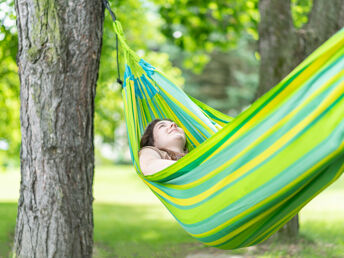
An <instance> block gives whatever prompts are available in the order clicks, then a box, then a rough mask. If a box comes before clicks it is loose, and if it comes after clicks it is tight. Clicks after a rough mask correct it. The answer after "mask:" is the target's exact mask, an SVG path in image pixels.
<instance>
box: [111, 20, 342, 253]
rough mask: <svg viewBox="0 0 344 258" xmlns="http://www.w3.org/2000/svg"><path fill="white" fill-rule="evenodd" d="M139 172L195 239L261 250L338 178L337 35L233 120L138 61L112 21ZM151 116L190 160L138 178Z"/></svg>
mask: <svg viewBox="0 0 344 258" xmlns="http://www.w3.org/2000/svg"><path fill="white" fill-rule="evenodd" d="M114 29H115V33H116V34H117V36H118V39H119V42H120V43H121V47H122V48H121V49H122V51H123V53H124V55H125V60H126V65H125V74H124V84H123V89H122V95H123V100H124V107H125V118H126V123H127V132H128V138H129V144H130V148H131V158H132V161H133V164H134V166H135V169H136V171H137V174H138V175H139V176H140V177H141V179H142V180H143V182H144V183H145V184H146V185H147V186H148V187H149V188H150V189H151V190H152V192H153V193H154V194H155V195H156V196H157V197H158V198H159V199H160V201H161V202H162V203H163V204H164V206H165V207H166V208H167V209H168V210H169V212H170V213H171V214H172V215H173V216H174V218H175V219H176V220H177V221H178V223H179V224H180V225H181V226H182V227H183V228H184V229H185V230H186V232H187V233H188V234H190V235H191V236H192V237H194V238H195V239H198V240H199V241H201V242H203V243H204V244H206V245H209V246H213V247H217V248H220V249H235V248H240V247H246V246H251V245H254V244H257V243H260V242H262V241H264V240H265V239H267V238H268V237H269V236H271V235H272V234H273V233H274V232H276V231H277V230H278V229H279V228H281V227H282V226H283V225H284V224H285V223H287V222H288V221H289V220H290V219H291V218H292V217H293V216H295V215H296V214H297V213H298V212H299V211H300V209H301V208H302V207H303V206H305V205H306V204H307V203H308V202H309V201H310V200H312V199H313V198H314V197H315V196H316V195H318V194H319V193H320V192H321V191H323V190H324V189H325V188H326V187H328V186H329V185H330V184H331V183H333V182H334V181H335V180H336V179H338V178H339V176H340V175H341V174H342V173H343V171H344V28H343V29H341V30H340V31H338V32H337V33H336V34H335V35H334V36H332V37H331V38H330V39H329V40H327V41H326V42H325V43H324V44H323V45H322V46H320V47H319V48H318V49H317V50H315V51H314V52H313V53H312V54H311V55H310V56H309V57H308V58H307V59H305V60H304V61H303V62H302V63H301V64H300V65H299V66H297V67H296V68H295V69H294V70H293V71H292V72H291V73H290V74H289V75H288V76H286V77H285V78H284V79H283V80H282V81H281V82H280V83H278V84H277V85H276V86H275V87H274V88H272V89H271V90H270V91H268V92H267V93H266V94H265V95H263V96H262V97H260V98H259V99H258V100H256V101H255V102H254V103H252V104H251V105H250V106H249V107H248V108H247V109H246V110H245V111H243V112H242V113H241V114H239V115H238V116H237V117H235V118H233V117H230V116H228V115H226V114H223V113H221V112H219V111H217V110H215V109H213V108H211V107H209V106H207V105H206V104H204V103H202V102H201V101H199V100H197V99H195V98H193V97H191V96H188V95H187V94H185V93H184V92H183V90H182V89H180V88H179V87H177V86H176V85H175V84H174V83H173V80H172V79H170V78H168V76H167V75H165V74H164V73H163V72H162V71H160V70H159V69H158V68H156V67H153V66H152V65H150V64H149V63H148V62H146V61H145V60H143V59H142V58H140V57H138V56H137V54H136V53H135V52H134V51H132V50H131V49H130V48H129V47H128V45H127V43H126V41H125V38H124V34H123V31H122V27H121V24H120V22H118V21H117V20H116V21H115V22H114ZM155 118H169V119H172V120H173V121H175V122H176V123H177V124H178V126H180V127H181V128H183V130H184V131H185V134H186V137H187V146H188V149H189V154H188V155H186V156H185V157H183V158H181V159H180V160H178V161H177V162H176V163H174V164H173V165H171V166H170V167H168V168H165V169H164V170H162V171H160V172H158V173H156V174H153V175H149V176H144V175H143V174H142V172H141V170H140V165H139V158H138V150H139V142H140V138H141V135H142V134H143V132H144V129H145V128H146V126H147V125H148V124H149V122H151V121H152V120H154V119H155Z"/></svg>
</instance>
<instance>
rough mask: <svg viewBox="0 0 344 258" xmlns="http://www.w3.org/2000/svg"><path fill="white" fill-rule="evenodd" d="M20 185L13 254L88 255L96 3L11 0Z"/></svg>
mask: <svg viewBox="0 0 344 258" xmlns="http://www.w3.org/2000/svg"><path fill="white" fill-rule="evenodd" d="M15 10H16V14H17V28H18V43H19V46H18V53H17V65H18V73H19V78H20V101H21V107H20V120H21V134H22V143H21V150H20V161H21V183H20V198H19V201H18V215H17V224H16V230H15V240H14V247H13V252H14V256H17V257H83V258H84V257H91V256H92V245H93V207H92V203H93V191H92V185H93V173H94V172H93V171H94V146H93V116H94V98H95V94H96V82H97V79H98V69H99V61H100V51H101V44H102V34H103V19H104V9H103V6H102V2H101V1H80V0H76V1H44V0H43V1H33V0H28V1H25V0H16V1H15Z"/></svg>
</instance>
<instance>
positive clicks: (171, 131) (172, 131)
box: [170, 129, 178, 133]
mask: <svg viewBox="0 0 344 258" xmlns="http://www.w3.org/2000/svg"><path fill="white" fill-rule="evenodd" d="M174 131H177V132H178V130H177V129H173V130H171V131H170V133H173V132H174Z"/></svg>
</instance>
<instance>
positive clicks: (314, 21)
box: [255, 0, 344, 238]
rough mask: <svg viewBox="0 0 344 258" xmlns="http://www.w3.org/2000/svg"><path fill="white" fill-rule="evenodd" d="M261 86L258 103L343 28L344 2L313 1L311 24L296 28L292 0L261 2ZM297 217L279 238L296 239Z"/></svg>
mask: <svg viewBox="0 0 344 258" xmlns="http://www.w3.org/2000/svg"><path fill="white" fill-rule="evenodd" d="M259 12H260V17H261V19H260V23H259V42H258V44H259V46H258V48H259V53H260V56H261V63H260V70H259V86H258V90H257V92H256V95H255V100H256V99H258V98H259V97H260V96H262V95H263V94H265V93H266V92H267V91H268V90H270V89H271V88H272V87H273V86H275V85H276V84H277V83H278V82H280V81H281V80H282V79H283V78H284V77H285V76H286V75H288V73H290V72H291V71H292V70H293V69H294V68H295V67H296V66H297V65H298V64H299V63H301V61H303V60H304V59H305V58H306V57H307V56H308V55H309V54H310V53H312V52H313V51H314V50H315V49H316V48H317V47H319V46H320V45H321V44H322V43H323V42H325V41H326V40H327V39H328V38H330V36H331V35H333V34H334V33H335V32H337V31H338V30H339V29H340V28H342V27H343V26H344V0H333V1H323V0H314V1H313V7H312V10H311V12H310V14H309V19H308V23H306V24H305V25H304V26H302V27H301V28H300V29H297V28H295V27H294V24H293V19H292V15H291V6H290V0H289V1H277V0H260V1H259ZM298 229H299V222H298V215H296V216H295V217H294V218H292V219H291V220H290V222H288V223H287V224H286V225H285V226H284V227H283V228H281V229H280V230H279V231H278V232H277V235H279V236H283V237H287V238H293V237H295V236H296V235H297V234H298Z"/></svg>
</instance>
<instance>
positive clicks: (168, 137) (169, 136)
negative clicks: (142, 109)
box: [153, 120, 186, 148]
mask: <svg viewBox="0 0 344 258" xmlns="http://www.w3.org/2000/svg"><path fill="white" fill-rule="evenodd" d="M153 137H154V144H155V146H156V147H158V148H159V147H160V148H168V147H170V146H173V145H179V146H180V147H182V148H184V146H185V143H186V137H185V132H184V130H183V129H182V128H180V127H178V126H177V124H176V123H174V122H171V121H168V120H162V121H159V122H158V123H156V125H155V126H154V129H153Z"/></svg>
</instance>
